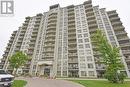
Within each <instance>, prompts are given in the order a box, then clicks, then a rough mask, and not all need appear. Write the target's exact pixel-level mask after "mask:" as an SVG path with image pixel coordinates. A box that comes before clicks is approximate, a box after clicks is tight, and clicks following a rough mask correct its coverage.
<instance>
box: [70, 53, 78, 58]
mask: <svg viewBox="0 0 130 87" xmlns="http://www.w3.org/2000/svg"><path fill="white" fill-rule="evenodd" d="M68 56H69V57H77V56H78V54H77V53H69V54H68Z"/></svg>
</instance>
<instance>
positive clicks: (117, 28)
mask: <svg viewBox="0 0 130 87" xmlns="http://www.w3.org/2000/svg"><path fill="white" fill-rule="evenodd" d="M113 28H114V30H115V31H120V30H124V29H125V28H124V27H123V26H113Z"/></svg>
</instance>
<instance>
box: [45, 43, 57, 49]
mask: <svg viewBox="0 0 130 87" xmlns="http://www.w3.org/2000/svg"><path fill="white" fill-rule="evenodd" d="M54 46H55V45H54V44H47V45H45V46H44V48H50V47H54Z"/></svg>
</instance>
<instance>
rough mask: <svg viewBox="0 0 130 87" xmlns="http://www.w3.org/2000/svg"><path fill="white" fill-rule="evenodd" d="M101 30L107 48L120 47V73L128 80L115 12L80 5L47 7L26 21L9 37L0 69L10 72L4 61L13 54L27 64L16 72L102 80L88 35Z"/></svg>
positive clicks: (127, 56)
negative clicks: (23, 57) (18, 54)
mask: <svg viewBox="0 0 130 87" xmlns="http://www.w3.org/2000/svg"><path fill="white" fill-rule="evenodd" d="M97 29H101V30H102V31H103V32H104V34H105V35H106V37H107V39H108V41H109V42H110V44H111V45H113V46H117V47H120V55H121V60H122V62H123V64H124V66H125V68H124V70H122V72H125V73H126V74H127V76H128V77H130V39H129V38H128V36H127V33H126V31H125V28H124V26H123V25H122V22H121V21H120V18H119V17H118V14H117V12H116V10H112V11H106V10H105V8H101V9H100V8H99V6H92V1H91V0H89V1H86V2H84V3H83V4H80V5H76V6H74V5H70V6H67V7H63V8H62V7H60V6H59V4H56V5H52V6H50V10H49V11H48V12H44V13H43V14H37V15H36V16H33V17H26V20H25V22H24V23H23V25H22V26H21V27H19V29H18V30H17V31H14V32H13V33H12V35H11V38H10V40H9V43H8V45H7V47H6V50H5V53H4V54H3V59H2V62H1V64H0V68H3V69H6V70H9V71H12V69H11V68H10V67H9V62H8V58H9V57H10V56H11V55H12V54H14V53H15V52H17V51H23V52H24V53H26V54H27V55H28V56H29V57H30V60H29V61H28V62H27V63H26V65H25V66H24V67H21V68H20V69H19V71H21V72H23V73H30V74H32V75H36V74H40V75H49V76H57V77H91V78H96V77H102V76H103V74H104V70H105V65H104V64H102V60H101V57H100V53H99V52H98V51H97V50H96V45H95V43H94V42H93V41H92V40H91V38H90V37H91V35H92V34H93V33H95V32H96V30H97Z"/></svg>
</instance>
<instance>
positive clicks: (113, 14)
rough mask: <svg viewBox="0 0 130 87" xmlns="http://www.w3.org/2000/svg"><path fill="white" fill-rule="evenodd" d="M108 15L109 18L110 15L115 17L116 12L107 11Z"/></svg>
mask: <svg viewBox="0 0 130 87" xmlns="http://www.w3.org/2000/svg"><path fill="white" fill-rule="evenodd" d="M108 16H109V17H110V18H111V17H117V16H118V14H117V13H116V12H111V13H110V12H108Z"/></svg>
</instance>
